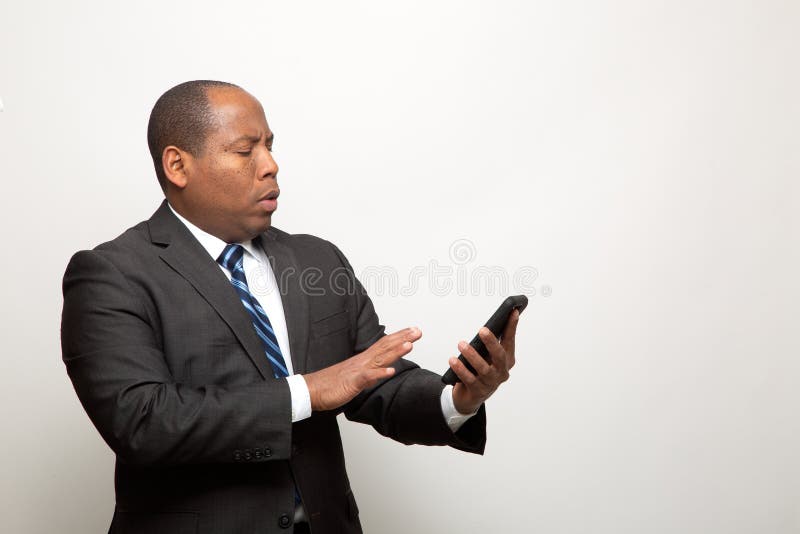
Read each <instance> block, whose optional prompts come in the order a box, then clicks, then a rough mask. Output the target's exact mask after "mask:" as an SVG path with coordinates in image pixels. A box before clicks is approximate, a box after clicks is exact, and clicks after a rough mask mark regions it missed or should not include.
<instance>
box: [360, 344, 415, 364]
mask: <svg viewBox="0 0 800 534" xmlns="http://www.w3.org/2000/svg"><path fill="white" fill-rule="evenodd" d="M413 348H414V344H413V343H411V342H410V341H398V342H396V343H393V344H391V345H389V346H387V347H382V348H380V349H377V350H375V351H371V352H373V354H371V355H370V362H371V363H372V365H373V366H374V367H388V366H390V365H392V364H393V363H394V362H396V361H397V360H399V359H400V358H402V357H403V356H405V355H406V354H408V353H409V352H411V350H412V349H413Z"/></svg>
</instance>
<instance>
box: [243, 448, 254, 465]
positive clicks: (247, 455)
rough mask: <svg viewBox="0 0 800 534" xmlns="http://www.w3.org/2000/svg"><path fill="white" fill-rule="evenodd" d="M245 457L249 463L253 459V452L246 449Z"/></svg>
mask: <svg viewBox="0 0 800 534" xmlns="http://www.w3.org/2000/svg"><path fill="white" fill-rule="evenodd" d="M243 456H244V459H245V460H246V461H248V462H249V461H250V460H252V459H253V451H251V450H250V449H245V450H244V454H243Z"/></svg>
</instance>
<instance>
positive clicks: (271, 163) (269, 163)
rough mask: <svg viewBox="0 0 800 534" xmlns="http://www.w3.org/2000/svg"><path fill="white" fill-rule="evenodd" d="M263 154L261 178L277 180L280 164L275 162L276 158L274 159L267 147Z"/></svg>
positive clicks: (260, 169)
mask: <svg viewBox="0 0 800 534" xmlns="http://www.w3.org/2000/svg"><path fill="white" fill-rule="evenodd" d="M262 152H263V156H262V157H261V161H259V176H260V177H261V178H262V179H266V178H277V177H278V164H277V163H276V162H275V158H274V157H272V152H270V151H269V150H268V149H267V148H266V147H264V150H263V151H262Z"/></svg>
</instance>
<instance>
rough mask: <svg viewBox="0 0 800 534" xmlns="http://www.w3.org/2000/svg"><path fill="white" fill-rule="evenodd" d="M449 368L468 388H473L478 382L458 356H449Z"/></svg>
mask: <svg viewBox="0 0 800 534" xmlns="http://www.w3.org/2000/svg"><path fill="white" fill-rule="evenodd" d="M479 357H480V356H479ZM448 363H449V364H450V369H452V370H453V372H454V373H455V374H456V376H457V377H458V379H459V380H461V382H462V383H463V384H464V385H465V386H467V387H468V388H473V387H475V385H476V382H478V379H477V377H476V376H475V375H473V374H472V373H471V372H470V370H469V369H467V368H466V366H465V365H464V364H463V363H462V362H461V360H459V359H458V358H450V360H449V362H448Z"/></svg>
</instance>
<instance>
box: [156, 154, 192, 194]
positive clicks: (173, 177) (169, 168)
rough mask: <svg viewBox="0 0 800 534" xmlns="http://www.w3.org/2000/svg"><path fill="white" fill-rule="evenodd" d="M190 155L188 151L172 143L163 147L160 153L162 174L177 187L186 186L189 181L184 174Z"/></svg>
mask: <svg viewBox="0 0 800 534" xmlns="http://www.w3.org/2000/svg"><path fill="white" fill-rule="evenodd" d="M190 157H191V155H190V154H189V153H188V152H186V151H184V150H181V149H180V148H178V147H176V146H173V145H170V146H168V147H166V148H164V152H162V154H161V164H162V165H163V166H164V175H165V176H166V177H167V180H169V182H170V183H171V184H172V185H174V186H175V187H177V188H178V189H183V188H184V187H186V184H187V183H188V181H189V180H188V178H187V176H186V165H187V164H188V163H189V161H188V160H189V158H190Z"/></svg>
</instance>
